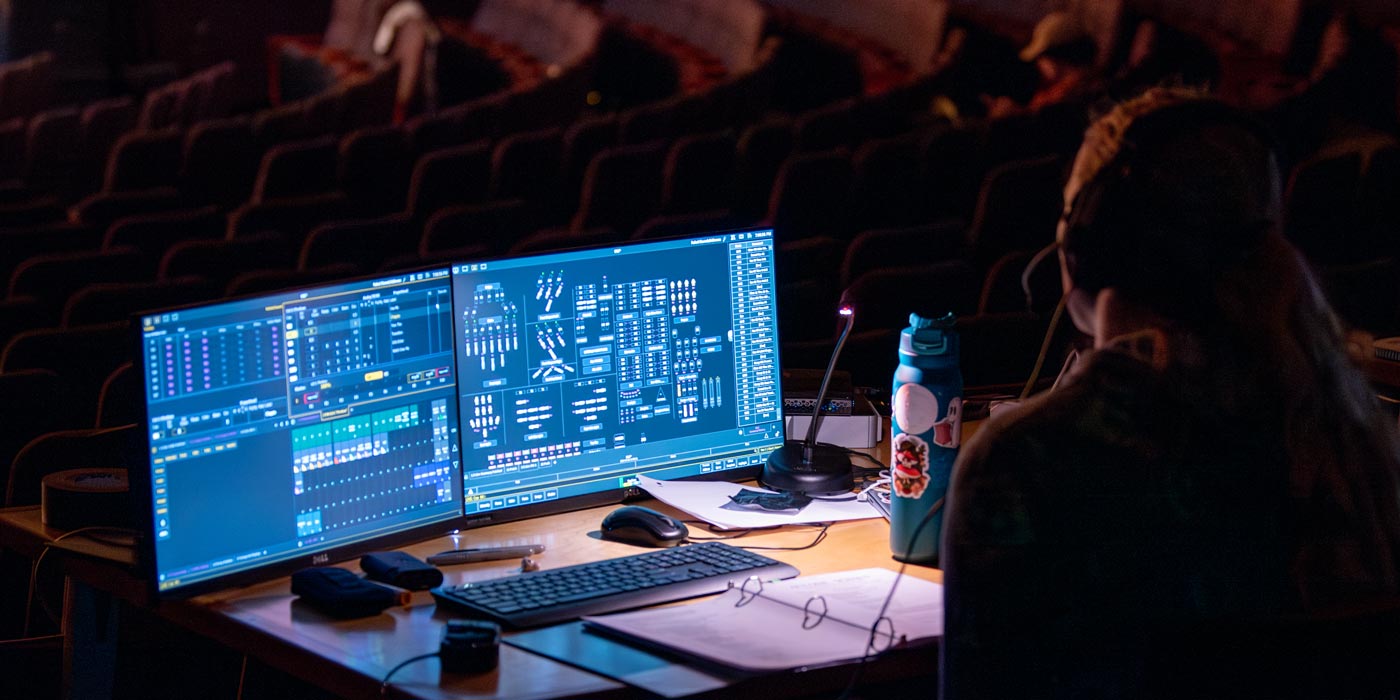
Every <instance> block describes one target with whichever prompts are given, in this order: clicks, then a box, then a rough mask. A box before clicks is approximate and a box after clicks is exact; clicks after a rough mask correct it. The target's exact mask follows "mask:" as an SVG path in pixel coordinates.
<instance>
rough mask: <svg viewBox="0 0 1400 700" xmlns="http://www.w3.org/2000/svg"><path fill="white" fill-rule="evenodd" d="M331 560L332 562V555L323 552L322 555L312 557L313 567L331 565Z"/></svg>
mask: <svg viewBox="0 0 1400 700" xmlns="http://www.w3.org/2000/svg"><path fill="white" fill-rule="evenodd" d="M330 560H331V555H329V554H327V553H325V552H321V553H320V554H313V555H311V563H312V565H314V566H320V565H322V564H328V563H330Z"/></svg>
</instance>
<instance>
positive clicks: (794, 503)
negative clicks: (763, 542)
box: [724, 489, 812, 515]
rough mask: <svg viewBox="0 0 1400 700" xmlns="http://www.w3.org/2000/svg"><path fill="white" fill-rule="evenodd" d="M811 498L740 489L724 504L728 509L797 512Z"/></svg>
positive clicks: (793, 494)
mask: <svg viewBox="0 0 1400 700" xmlns="http://www.w3.org/2000/svg"><path fill="white" fill-rule="evenodd" d="M811 502H812V499H811V498H810V497H808V496H805V495H803V494H800V493H764V492H762V491H753V490H750V489H740V490H739V493H736V494H734V495H733V496H730V497H729V503H726V504H724V507H725V508H728V509H730V510H761V511H766V512H769V513H789V514H793V515H795V514H797V513H800V512H802V509H803V508H806V507H807V504H809V503H811Z"/></svg>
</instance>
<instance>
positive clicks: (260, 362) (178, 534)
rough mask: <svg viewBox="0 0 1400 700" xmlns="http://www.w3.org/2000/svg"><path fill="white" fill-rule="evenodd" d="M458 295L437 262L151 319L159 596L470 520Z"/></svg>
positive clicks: (149, 389)
mask: <svg viewBox="0 0 1400 700" xmlns="http://www.w3.org/2000/svg"><path fill="white" fill-rule="evenodd" d="M451 294H452V290H451V285H450V273H449V270H448V269H447V268H440V269H434V270H428V271H423V272H413V273H406V274H399V275H391V276H382V277H377V278H374V279H367V280H363V281H356V282H346V283H341V284H331V285H324V286H318V287H315V288H308V289H301V290H296V291H291V292H286V293H280V294H271V295H265V296H259V297H256V298H249V299H242V300H236V301H227V302H220V303H214V304H206V305H202V306H194V307H187V308H183V309H179V310H174V311H168V312H161V313H158V314H147V315H144V316H142V317H140V318H139V319H138V320H139V321H140V327H139V331H138V333H137V335H138V342H139V349H138V350H137V353H138V355H137V357H139V358H140V359H139V361H138V363H137V364H138V366H139V367H140V374H141V377H142V382H143V384H144V388H143V392H144V396H145V407H146V413H147V415H146V418H145V423H144V428H145V430H144V432H145V434H146V442H147V450H146V456H147V461H146V467H147V468H146V469H145V470H138V471H140V473H139V474H133V482H134V483H133V490H134V492H135V493H137V494H142V495H143V496H142V497H146V496H145V494H149V496H148V497H149V499H150V501H149V508H144V509H142V510H143V511H144V512H145V513H146V515H147V517H149V518H150V522H149V523H148V527H147V532H148V533H149V534H150V537H148V538H147V539H148V540H149V542H148V544H147V546H146V551H145V552H144V555H145V558H146V559H147V560H148V562H147V570H148V571H149V572H150V574H151V579H152V581H153V582H154V584H155V586H156V589H157V591H158V592H159V593H160V594H161V595H166V596H176V595H183V594H188V593H193V592H196V591H199V590H206V589H209V588H213V587H217V586H223V585H228V584H231V583H234V582H235V581H238V580H240V579H244V578H248V579H251V578H254V577H255V576H266V575H268V574H269V573H270V572H271V571H291V570H294V569H296V568H301V567H305V566H311V565H315V564H321V563H325V562H329V561H335V560H336V559H337V558H340V557H339V555H342V554H343V555H345V556H350V555H352V554H354V553H358V552H357V551H356V550H357V549H358V550H363V549H364V548H365V547H366V546H367V543H369V542H370V541H375V542H378V541H380V540H385V541H388V540H389V539H393V540H404V541H406V540H407V539H408V538H410V537H413V536H414V535H415V533H426V531H427V530H426V529H427V528H429V527H434V526H435V527H436V528H437V529H438V530H441V529H443V524H444V523H447V522H449V521H452V520H454V519H457V518H459V517H460V516H461V513H462V492H461V484H462V481H461V479H462V476H461V466H460V462H459V452H458V450H459V443H458V421H457V400H456V394H457V391H456V381H455V367H454V363H453V340H452V339H453V330H452V302H451ZM419 536H421V535H419Z"/></svg>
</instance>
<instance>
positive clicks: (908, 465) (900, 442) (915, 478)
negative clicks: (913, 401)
mask: <svg viewBox="0 0 1400 700" xmlns="http://www.w3.org/2000/svg"><path fill="white" fill-rule="evenodd" d="M890 471H891V472H892V474H893V479H892V481H893V482H894V495H896V496H899V497H900V498H918V497H920V496H922V495H924V489H927V488H928V443H925V442H924V441H923V440H922V439H921V438H920V437H919V436H918V435H914V434H912V433H900V434H899V435H896V436H895V437H894V467H893V469H891V470H890Z"/></svg>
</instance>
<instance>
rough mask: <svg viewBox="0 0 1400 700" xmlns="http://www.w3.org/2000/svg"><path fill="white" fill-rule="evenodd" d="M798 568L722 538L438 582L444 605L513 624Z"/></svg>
mask: <svg viewBox="0 0 1400 700" xmlns="http://www.w3.org/2000/svg"><path fill="white" fill-rule="evenodd" d="M797 573H798V571H797V569H795V568H793V567H791V566H789V565H787V564H784V563H782V562H780V561H777V560H774V559H769V558H768V557H765V556H762V555H758V554H754V553H752V552H748V551H745V550H743V549H740V548H738V547H732V546H730V545H727V544H724V543H722V542H702V543H698V544H691V545H684V546H680V547H673V548H671V549H664V550H657V551H654V552H645V553H642V554H633V555H630V556H625V557H618V558H616V559H605V560H603V561H595V562H590V563H587V564H579V565H577V566H566V567H564V568H561V569H547V570H544V571H535V572H531V573H527V574H517V575H515V576H507V577H505V578H498V579H491V580H488V581H473V582H471V583H464V584H462V585H460V586H442V587H439V588H434V589H433V590H432V594H433V598H435V599H437V602H438V605H439V606H442V607H445V608H447V609H449V610H452V611H455V612H459V613H463V614H465V615H468V616H470V617H477V618H486V619H488V620H495V621H496V622H499V623H501V624H502V625H505V626H507V627H512V628H516V629H519V628H524V627H541V626H544V625H551V624H554V623H556V622H567V621H569V620H575V619H578V618H580V617H582V616H584V615H598V614H601V613H609V612H616V611H618V610H627V609H630V608H640V607H643V606H647V605H657V604H659V603H669V602H671V601H676V600H683V599H685V598H694V597H695V596H701V595H707V594H710V593H720V592H723V591H724V590H725V589H726V588H728V587H729V582H730V581H733V582H734V583H735V585H739V584H740V583H741V582H742V581H743V579H746V578H748V577H750V576H758V577H761V578H763V579H775V578H792V577H794V576H796V575H797Z"/></svg>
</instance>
